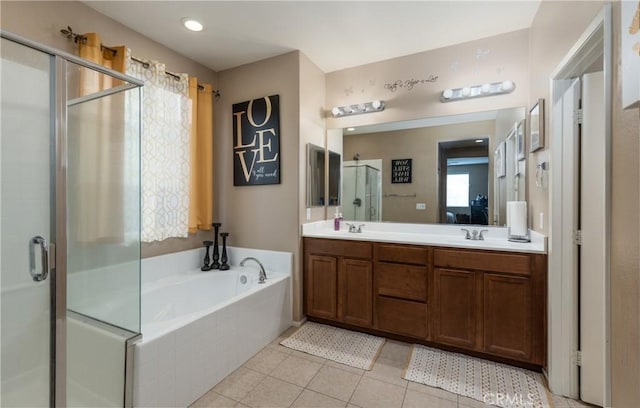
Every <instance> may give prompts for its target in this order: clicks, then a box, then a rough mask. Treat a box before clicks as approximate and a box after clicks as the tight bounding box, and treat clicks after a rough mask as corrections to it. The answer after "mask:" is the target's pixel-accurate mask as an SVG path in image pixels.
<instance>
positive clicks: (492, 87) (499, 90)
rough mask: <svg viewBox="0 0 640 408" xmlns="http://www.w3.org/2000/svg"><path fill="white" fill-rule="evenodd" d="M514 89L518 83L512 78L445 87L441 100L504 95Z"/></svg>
mask: <svg viewBox="0 0 640 408" xmlns="http://www.w3.org/2000/svg"><path fill="white" fill-rule="evenodd" d="M514 89H516V84H515V83H514V82H513V81H510V80H506V81H502V82H494V83H491V84H488V83H487V84H482V85H473V86H465V87H463V88H455V89H445V90H444V91H442V95H441V96H440V102H453V101H458V100H461V99H472V98H480V97H483V96H494V95H503V94H508V93H511V92H513V90H514Z"/></svg>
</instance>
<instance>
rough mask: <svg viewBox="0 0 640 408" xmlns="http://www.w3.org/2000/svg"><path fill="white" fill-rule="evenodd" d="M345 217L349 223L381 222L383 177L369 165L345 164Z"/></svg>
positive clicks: (343, 205)
mask: <svg viewBox="0 0 640 408" xmlns="http://www.w3.org/2000/svg"><path fill="white" fill-rule="evenodd" d="M342 173H343V177H344V182H343V189H344V191H343V194H344V196H343V197H344V199H343V204H342V207H343V216H344V219H345V220H349V221H381V214H380V210H381V206H382V177H381V174H380V170H379V169H377V168H375V167H372V166H370V165H368V164H358V163H357V162H355V161H353V162H345V163H344V166H343V172H342Z"/></svg>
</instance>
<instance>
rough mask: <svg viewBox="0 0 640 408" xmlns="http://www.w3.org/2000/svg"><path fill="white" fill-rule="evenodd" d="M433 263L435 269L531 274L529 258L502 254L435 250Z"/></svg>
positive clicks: (522, 255)
mask: <svg viewBox="0 0 640 408" xmlns="http://www.w3.org/2000/svg"><path fill="white" fill-rule="evenodd" d="M433 263H434V265H435V266H437V267H444V268H457V269H472V270H481V271H490V272H503V273H510V274H516V275H530V274H531V257H530V256H529V255H524V254H508V253H504V252H488V251H467V250H458V249H435V250H434V251H433Z"/></svg>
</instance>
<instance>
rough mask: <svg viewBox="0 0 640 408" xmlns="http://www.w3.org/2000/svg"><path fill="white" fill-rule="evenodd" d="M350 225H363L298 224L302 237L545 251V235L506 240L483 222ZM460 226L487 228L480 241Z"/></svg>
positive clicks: (501, 232) (500, 230) (502, 233)
mask: <svg viewBox="0 0 640 408" xmlns="http://www.w3.org/2000/svg"><path fill="white" fill-rule="evenodd" d="M350 223H351V222H350ZM352 224H355V225H363V227H362V232H361V233H353V232H349V228H348V226H347V224H346V223H345V222H343V223H342V228H341V229H340V231H334V230H333V220H326V221H316V222H310V223H306V224H302V236H303V237H310V238H327V239H346V240H354V241H372V242H392V243H398V244H413V245H430V246H443V247H454V248H472V249H484V250H490V251H508V252H527V253H537V254H546V253H547V237H546V236H544V235H542V234H540V233H537V232H535V231H531V232H530V235H531V242H526V243H520V242H511V241H508V240H507V229H506V228H503V227H492V226H487V225H464V224H401V223H392V222H353V223H352ZM461 228H466V229H468V230H469V231H472V230H481V229H482V230H488V231H487V232H485V233H484V237H485V239H484V240H482V241H479V240H478V241H473V240H468V239H465V233H464V232H463V231H461V230H460V229H461Z"/></svg>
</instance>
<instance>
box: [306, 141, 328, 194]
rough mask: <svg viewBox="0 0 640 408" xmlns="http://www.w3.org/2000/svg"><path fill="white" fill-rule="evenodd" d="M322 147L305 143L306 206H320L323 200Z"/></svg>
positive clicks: (323, 168)
mask: <svg viewBox="0 0 640 408" xmlns="http://www.w3.org/2000/svg"><path fill="white" fill-rule="evenodd" d="M324 177H325V153H324V148H323V147H320V146H316V145H314V144H311V143H307V207H322V206H324V205H325V200H324V188H325V183H324V180H325V179H324Z"/></svg>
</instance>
